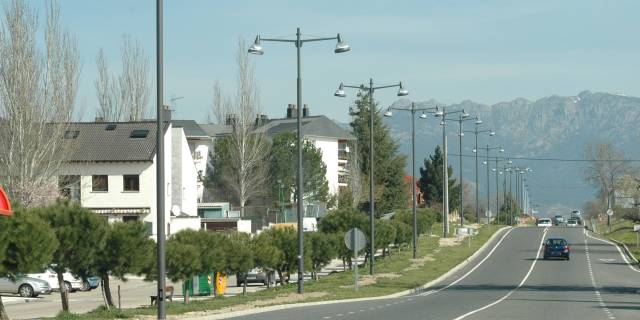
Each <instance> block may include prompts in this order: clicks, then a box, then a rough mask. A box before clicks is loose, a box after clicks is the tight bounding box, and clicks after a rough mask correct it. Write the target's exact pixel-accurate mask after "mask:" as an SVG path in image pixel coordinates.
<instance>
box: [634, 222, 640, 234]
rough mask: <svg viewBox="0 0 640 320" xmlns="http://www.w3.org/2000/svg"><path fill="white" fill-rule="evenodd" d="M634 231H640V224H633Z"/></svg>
mask: <svg viewBox="0 0 640 320" xmlns="http://www.w3.org/2000/svg"><path fill="white" fill-rule="evenodd" d="M633 231H634V232H640V224H634V225H633Z"/></svg>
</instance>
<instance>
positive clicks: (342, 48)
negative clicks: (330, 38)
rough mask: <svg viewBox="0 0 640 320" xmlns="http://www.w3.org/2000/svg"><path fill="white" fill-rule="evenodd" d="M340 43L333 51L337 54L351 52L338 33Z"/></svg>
mask: <svg viewBox="0 0 640 320" xmlns="http://www.w3.org/2000/svg"><path fill="white" fill-rule="evenodd" d="M337 38H338V43H337V44H336V49H335V50H333V52H335V53H343V52H347V51H349V50H351V47H349V45H348V44H347V43H346V42H344V41H343V40H342V36H341V35H340V34H339V33H338V37H337Z"/></svg>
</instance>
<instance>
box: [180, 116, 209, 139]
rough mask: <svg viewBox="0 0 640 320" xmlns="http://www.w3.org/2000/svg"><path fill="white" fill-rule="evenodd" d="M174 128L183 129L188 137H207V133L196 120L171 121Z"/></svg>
mask: <svg viewBox="0 0 640 320" xmlns="http://www.w3.org/2000/svg"><path fill="white" fill-rule="evenodd" d="M171 125H172V126H173V127H174V128H182V129H183V130H184V134H185V135H186V136H187V137H206V136H207V133H206V132H204V130H202V128H201V127H200V125H199V124H198V123H196V122H195V120H171Z"/></svg>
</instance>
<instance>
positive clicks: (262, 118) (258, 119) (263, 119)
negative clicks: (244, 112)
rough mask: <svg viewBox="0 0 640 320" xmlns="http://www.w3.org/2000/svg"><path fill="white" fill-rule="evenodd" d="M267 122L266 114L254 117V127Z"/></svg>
mask: <svg viewBox="0 0 640 320" xmlns="http://www.w3.org/2000/svg"><path fill="white" fill-rule="evenodd" d="M267 121H269V118H268V117H267V115H266V114H258V115H256V123H255V126H256V127H260V126H263V125H264V124H265V123H267Z"/></svg>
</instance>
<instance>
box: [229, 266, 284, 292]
mask: <svg viewBox="0 0 640 320" xmlns="http://www.w3.org/2000/svg"><path fill="white" fill-rule="evenodd" d="M245 281H246V282H247V284H249V283H262V284H264V285H265V286H266V285H267V281H271V283H275V281H276V273H275V271H273V270H271V271H269V270H264V269H261V268H254V269H251V270H249V272H248V273H247V275H246V277H245V276H243V275H240V274H237V275H236V285H237V286H238V287H240V286H242V284H243V283H244V282H245Z"/></svg>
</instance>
